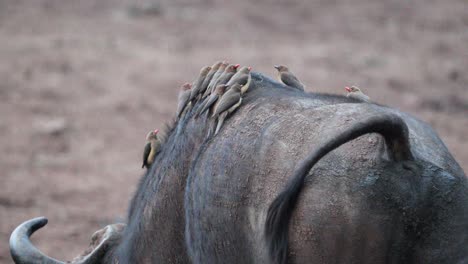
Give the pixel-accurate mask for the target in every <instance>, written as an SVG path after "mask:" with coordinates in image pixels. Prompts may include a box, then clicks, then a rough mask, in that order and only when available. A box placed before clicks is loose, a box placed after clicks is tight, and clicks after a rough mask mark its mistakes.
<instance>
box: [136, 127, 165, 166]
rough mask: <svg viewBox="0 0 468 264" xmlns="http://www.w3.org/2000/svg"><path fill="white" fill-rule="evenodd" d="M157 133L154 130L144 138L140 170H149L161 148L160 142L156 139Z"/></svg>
mask: <svg viewBox="0 0 468 264" xmlns="http://www.w3.org/2000/svg"><path fill="white" fill-rule="evenodd" d="M158 132H159V130H157V129H156V130H154V131H151V132H149V133H148V135H147V136H146V145H145V149H144V151H143V165H142V166H141V167H142V168H144V167H146V168H149V167H150V166H151V164H153V162H154V158H155V157H156V154H157V153H158V152H159V149H160V148H161V141H159V139H158Z"/></svg>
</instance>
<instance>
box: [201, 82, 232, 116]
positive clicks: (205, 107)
mask: <svg viewBox="0 0 468 264" xmlns="http://www.w3.org/2000/svg"><path fill="white" fill-rule="evenodd" d="M227 87H228V86H227V85H226V84H218V86H216V89H215V91H214V93H212V94H211V95H210V96H209V97H208V99H207V100H206V101H205V103H204V104H203V106H201V107H200V109H201V110H200V111H199V112H198V113H197V114H196V115H195V116H199V115H201V114H203V113H204V112H205V111H206V110H208V109H210V107H211V106H213V105H214V104H215V103H216V101H218V100H219V98H221V96H223V94H224V92H225V90H226V88H227Z"/></svg>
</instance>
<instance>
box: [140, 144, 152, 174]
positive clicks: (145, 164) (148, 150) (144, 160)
mask: <svg viewBox="0 0 468 264" xmlns="http://www.w3.org/2000/svg"><path fill="white" fill-rule="evenodd" d="M150 151H151V144H150V143H149V142H148V143H146V145H145V149H144V150H143V165H141V167H142V168H143V167H147V166H148V162H147V159H148V156H149V153H150Z"/></svg>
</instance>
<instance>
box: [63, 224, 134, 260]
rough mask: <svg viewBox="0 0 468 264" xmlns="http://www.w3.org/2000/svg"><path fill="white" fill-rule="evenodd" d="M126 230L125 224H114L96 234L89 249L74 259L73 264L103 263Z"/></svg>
mask: <svg viewBox="0 0 468 264" xmlns="http://www.w3.org/2000/svg"><path fill="white" fill-rule="evenodd" d="M124 228H125V224H112V225H108V226H106V227H104V228H103V229H100V230H98V231H96V232H94V234H93V236H92V237H91V242H90V243H89V247H88V249H86V250H85V251H84V252H83V253H82V254H81V255H79V256H77V257H76V258H74V259H73V260H72V261H71V263H75V264H92V263H102V261H103V258H104V257H105V256H106V253H107V252H108V250H109V249H111V248H113V247H114V246H116V245H117V244H118V243H119V242H120V239H121V238H122V232H123V230H124Z"/></svg>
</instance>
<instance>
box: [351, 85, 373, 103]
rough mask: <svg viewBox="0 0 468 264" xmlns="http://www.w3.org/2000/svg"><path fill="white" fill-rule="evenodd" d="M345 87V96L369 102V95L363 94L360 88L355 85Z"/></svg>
mask: <svg viewBox="0 0 468 264" xmlns="http://www.w3.org/2000/svg"><path fill="white" fill-rule="evenodd" d="M345 89H346V91H347V92H348V94H347V95H346V97H350V98H354V99H357V100H359V101H363V102H366V103H370V102H371V99H370V98H369V96H367V95H365V94H364V93H363V92H362V91H361V89H359V88H358V87H357V86H351V88H350V87H348V86H346V87H345Z"/></svg>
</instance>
